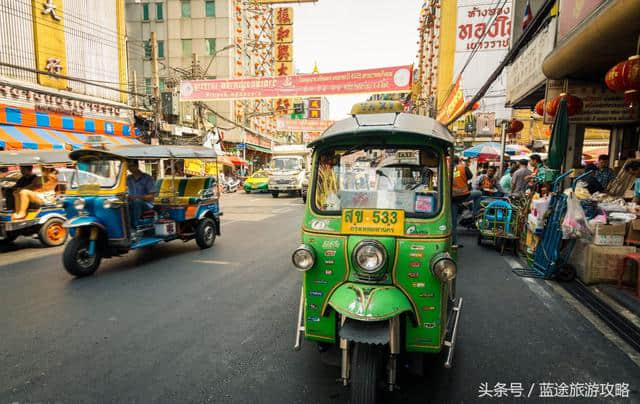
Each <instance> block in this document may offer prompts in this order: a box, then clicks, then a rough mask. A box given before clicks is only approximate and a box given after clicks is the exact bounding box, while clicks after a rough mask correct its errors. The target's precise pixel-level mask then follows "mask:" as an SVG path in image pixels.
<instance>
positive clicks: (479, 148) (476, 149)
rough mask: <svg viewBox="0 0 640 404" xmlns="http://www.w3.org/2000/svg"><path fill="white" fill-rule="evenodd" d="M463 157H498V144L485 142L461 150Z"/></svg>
mask: <svg viewBox="0 0 640 404" xmlns="http://www.w3.org/2000/svg"><path fill="white" fill-rule="evenodd" d="M462 155H463V156H464V157H469V158H478V159H492V158H498V157H500V144H498V143H495V142H487V143H481V144H478V145H475V146H473V147H470V148H468V149H465V150H464V151H463V152H462Z"/></svg>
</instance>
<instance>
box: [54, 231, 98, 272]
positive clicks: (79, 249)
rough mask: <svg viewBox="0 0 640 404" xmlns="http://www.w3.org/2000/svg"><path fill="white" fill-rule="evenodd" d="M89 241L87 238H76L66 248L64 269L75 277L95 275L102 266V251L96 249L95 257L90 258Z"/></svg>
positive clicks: (63, 256)
mask: <svg viewBox="0 0 640 404" xmlns="http://www.w3.org/2000/svg"><path fill="white" fill-rule="evenodd" d="M88 252H89V239H88V238H86V237H74V238H72V239H71V241H69V243H68V244H67V246H66V247H65V248H64V253H63V254H62V263H63V264H64V269H66V270H67V272H69V273H70V274H71V275H73V276H75V277H78V278H80V277H83V276H90V275H93V273H94V272H96V270H97V269H98V267H99V266H100V260H101V259H102V256H101V255H100V249H99V248H95V249H94V253H93V257H89V254H88Z"/></svg>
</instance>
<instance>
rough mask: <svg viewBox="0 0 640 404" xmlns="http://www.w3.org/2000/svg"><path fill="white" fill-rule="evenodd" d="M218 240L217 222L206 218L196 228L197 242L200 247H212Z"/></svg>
mask: <svg viewBox="0 0 640 404" xmlns="http://www.w3.org/2000/svg"><path fill="white" fill-rule="evenodd" d="M215 241H216V224H215V222H214V221H213V219H210V218H205V219H203V220H201V221H200V223H198V227H197V228H196V244H198V247H200V249H202V250H204V249H205V248H210V247H211V246H212V245H213V243H214V242H215Z"/></svg>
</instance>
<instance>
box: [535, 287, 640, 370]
mask: <svg viewBox="0 0 640 404" xmlns="http://www.w3.org/2000/svg"><path fill="white" fill-rule="evenodd" d="M546 282H547V284H549V285H550V286H551V287H552V288H553V290H554V291H555V292H556V293H558V294H559V295H560V296H562V297H563V298H564V300H565V301H566V302H567V303H569V305H571V306H572V307H573V308H574V309H576V310H577V311H578V312H579V313H580V314H582V316H584V318H586V319H587V320H589V322H590V323H591V324H593V326H594V327H595V328H596V329H597V330H598V331H600V332H601V333H602V334H603V335H604V336H605V337H606V338H607V339H608V340H609V341H611V342H613V344H614V345H615V346H617V347H618V348H619V349H620V350H621V351H622V352H624V353H625V354H626V355H627V356H628V357H629V359H631V360H632V361H633V363H635V364H636V366H638V367H640V354H638V353H637V352H636V351H635V350H634V349H633V348H631V347H630V346H629V344H627V343H626V342H625V341H624V340H623V339H622V338H620V337H619V336H618V334H616V333H615V332H614V331H613V330H611V328H610V327H609V326H608V325H606V324H605V323H604V321H602V320H600V319H599V318H598V317H597V316H596V315H595V314H594V313H593V312H592V311H591V310H589V309H588V308H587V307H585V306H584V305H583V304H582V303H580V302H579V301H577V300H576V298H575V297H573V296H571V294H570V293H569V292H567V291H566V290H564V288H563V287H562V286H560V285H557V284H555V282H550V281H546Z"/></svg>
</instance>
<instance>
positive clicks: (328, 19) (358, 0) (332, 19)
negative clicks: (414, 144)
mask: <svg viewBox="0 0 640 404" xmlns="http://www.w3.org/2000/svg"><path fill="white" fill-rule="evenodd" d="M421 4H422V1H421V0H420V1H418V0H393V1H389V0H318V2H316V3H301V4H294V5H292V7H293V8H294V11H293V14H294V22H293V29H294V37H293V60H294V64H295V66H296V69H297V70H298V72H299V73H310V72H311V71H312V70H313V66H314V64H315V63H317V64H318V69H319V71H320V73H332V72H340V71H346V70H359V69H369V68H376V67H387V66H399V65H408V64H412V63H414V59H415V55H416V52H417V50H418V45H417V44H416V41H417V40H418V31H417V29H418V19H419V13H420V6H421ZM274 6H277V5H274ZM368 96H369V95H368V94H361V95H342V96H330V97H327V98H328V99H329V105H330V111H329V114H330V119H333V120H337V119H342V118H346V117H347V115H348V114H349V111H350V110H351V106H352V105H353V104H354V103H356V102H359V101H365V100H366V99H367V97H368Z"/></svg>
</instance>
